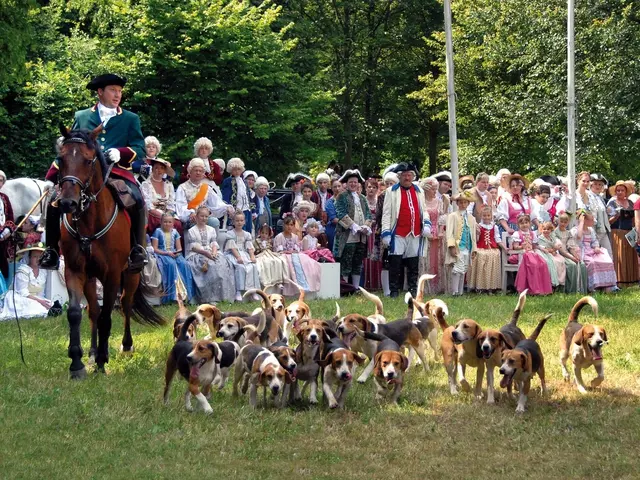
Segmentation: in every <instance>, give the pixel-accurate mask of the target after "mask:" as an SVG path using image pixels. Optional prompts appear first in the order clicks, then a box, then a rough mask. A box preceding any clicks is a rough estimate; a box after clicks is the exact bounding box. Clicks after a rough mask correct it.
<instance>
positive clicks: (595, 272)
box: [571, 210, 617, 292]
mask: <svg viewBox="0 0 640 480" xmlns="http://www.w3.org/2000/svg"><path fill="white" fill-rule="evenodd" d="M593 224H594V217H593V214H592V213H591V212H589V211H587V210H582V211H580V212H578V225H577V226H575V227H573V228H572V229H571V233H572V234H573V236H574V238H575V239H576V242H577V243H578V246H579V247H580V250H581V251H582V261H584V264H585V265H586V266H587V278H588V289H589V291H590V292H593V291H594V290H596V289H606V290H611V289H612V288H613V287H615V286H616V283H617V279H616V270H615V267H614V265H613V260H612V259H611V256H610V255H609V252H607V250H606V249H604V248H601V247H600V243H599V242H598V238H597V236H596V233H595V230H594V229H593Z"/></svg>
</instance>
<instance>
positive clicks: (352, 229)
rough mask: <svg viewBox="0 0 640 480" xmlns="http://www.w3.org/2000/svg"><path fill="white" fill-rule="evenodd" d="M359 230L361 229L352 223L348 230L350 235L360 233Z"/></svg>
mask: <svg viewBox="0 0 640 480" xmlns="http://www.w3.org/2000/svg"><path fill="white" fill-rule="evenodd" d="M361 228H362V227H361V226H360V225H357V224H355V223H352V224H351V227H350V228H349V229H350V230H351V233H353V234H354V235H355V234H356V233H358V232H359V231H360V229H361Z"/></svg>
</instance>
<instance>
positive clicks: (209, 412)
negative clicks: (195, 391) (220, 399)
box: [204, 407, 213, 415]
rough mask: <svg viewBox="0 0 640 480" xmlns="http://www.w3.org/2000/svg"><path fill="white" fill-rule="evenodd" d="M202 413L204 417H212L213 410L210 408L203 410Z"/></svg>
mask: <svg viewBox="0 0 640 480" xmlns="http://www.w3.org/2000/svg"><path fill="white" fill-rule="evenodd" d="M204 413H205V414H206V415H213V408H211V407H208V408H205V409H204Z"/></svg>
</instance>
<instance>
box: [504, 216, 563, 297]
mask: <svg viewBox="0 0 640 480" xmlns="http://www.w3.org/2000/svg"><path fill="white" fill-rule="evenodd" d="M517 222H518V231H516V232H514V234H513V235H512V236H511V241H512V244H511V250H522V251H523V252H522V253H520V254H514V255H511V256H510V257H509V263H514V264H515V263H518V260H519V258H518V257H521V259H520V266H519V268H518V274H517V275H516V282H515V287H516V290H517V291H518V293H521V292H523V291H524V290H525V289H528V290H529V292H528V293H529V295H549V294H550V293H553V287H552V286H551V275H550V273H549V267H547V262H545V260H544V259H543V258H542V257H541V256H540V255H538V254H537V253H536V250H537V249H538V248H539V247H538V236H537V235H536V232H534V231H533V230H531V217H530V216H529V215H527V214H523V215H520V216H519V217H518V221H517Z"/></svg>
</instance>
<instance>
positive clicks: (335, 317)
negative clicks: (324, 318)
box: [331, 302, 340, 323]
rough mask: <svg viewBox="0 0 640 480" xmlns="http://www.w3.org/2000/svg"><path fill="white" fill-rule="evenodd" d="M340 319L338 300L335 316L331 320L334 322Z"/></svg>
mask: <svg viewBox="0 0 640 480" xmlns="http://www.w3.org/2000/svg"><path fill="white" fill-rule="evenodd" d="M338 320H340V305H338V302H336V314H335V315H334V317H333V318H332V319H331V321H333V322H336V323H337V322H338Z"/></svg>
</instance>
